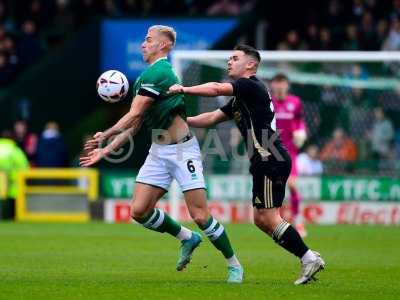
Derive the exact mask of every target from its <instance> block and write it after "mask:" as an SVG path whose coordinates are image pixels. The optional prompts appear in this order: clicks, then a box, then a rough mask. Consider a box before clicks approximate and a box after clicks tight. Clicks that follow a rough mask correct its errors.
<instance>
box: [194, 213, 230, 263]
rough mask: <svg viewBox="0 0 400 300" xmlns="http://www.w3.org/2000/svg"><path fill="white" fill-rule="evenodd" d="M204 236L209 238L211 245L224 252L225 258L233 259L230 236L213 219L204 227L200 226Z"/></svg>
mask: <svg viewBox="0 0 400 300" xmlns="http://www.w3.org/2000/svg"><path fill="white" fill-rule="evenodd" d="M200 228H201V230H203V232H204V234H205V235H206V236H207V237H208V239H209V240H210V241H211V243H212V244H213V245H214V246H215V248H217V249H218V250H219V251H221V252H222V254H223V255H224V257H225V258H231V257H232V256H233V255H234V253H233V249H232V246H231V243H230V241H229V238H228V235H227V234H226V232H225V229H224V226H222V224H220V223H219V222H218V221H217V220H215V219H214V218H213V217H210V218H209V219H208V221H207V223H206V225H204V226H200Z"/></svg>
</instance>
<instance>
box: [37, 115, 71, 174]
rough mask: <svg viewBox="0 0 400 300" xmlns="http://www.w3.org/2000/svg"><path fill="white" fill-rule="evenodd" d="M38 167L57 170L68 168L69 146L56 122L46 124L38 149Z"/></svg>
mask: <svg viewBox="0 0 400 300" xmlns="http://www.w3.org/2000/svg"><path fill="white" fill-rule="evenodd" d="M37 166H38V167H45V168H57V167H67V166H68V154H67V146H66V145H65V143H64V139H63V137H62V136H61V134H60V130H59V126H58V124H57V123H56V122H49V123H47V124H46V126H45V128H44V130H43V132H42V135H41V136H40V139H39V143H38V149H37Z"/></svg>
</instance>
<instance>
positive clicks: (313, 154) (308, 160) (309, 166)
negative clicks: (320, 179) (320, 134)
mask: <svg viewBox="0 0 400 300" xmlns="http://www.w3.org/2000/svg"><path fill="white" fill-rule="evenodd" d="M318 152H319V149H318V147H317V146H316V145H309V146H307V148H306V151H305V152H302V153H300V154H299V156H298V157H297V159H296V166H297V171H298V172H299V175H309V176H311V175H320V174H322V171H323V166H322V162H321V161H320V160H319V158H318V154H319V153H318Z"/></svg>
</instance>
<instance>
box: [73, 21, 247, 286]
mask: <svg viewBox="0 0 400 300" xmlns="http://www.w3.org/2000/svg"><path fill="white" fill-rule="evenodd" d="M175 41H176V32H175V30H174V29H173V28H171V27H168V26H162V25H155V26H151V27H150V28H149V29H148V32H147V35H146V37H145V40H144V42H143V44H142V53H143V58H144V60H145V61H146V62H147V63H148V64H149V67H148V68H147V69H146V70H144V71H143V73H142V74H141V75H140V76H139V78H138V79H137V80H136V82H135V85H134V94H135V96H134V99H133V101H132V105H131V108H130V111H129V112H128V113H127V114H125V115H124V116H123V117H122V118H121V119H120V120H119V121H118V122H117V123H116V124H115V125H114V126H113V127H111V128H110V129H108V130H106V131H104V132H98V133H96V134H95V135H94V136H93V138H92V139H91V140H89V141H88V142H87V143H86V144H85V150H86V151H87V155H85V156H84V157H81V160H80V162H81V166H84V167H88V166H91V165H93V164H95V163H97V162H98V161H100V160H101V159H102V158H104V157H106V156H107V155H109V154H110V153H112V152H113V151H115V150H116V149H119V148H120V147H121V146H122V145H123V144H124V143H125V142H126V141H127V140H128V139H129V137H130V136H133V135H135V134H136V133H137V132H138V130H139V129H140V127H141V125H142V123H143V122H144V124H145V126H147V127H148V128H150V129H151V130H152V139H153V143H152V145H151V148H150V150H149V154H148V156H147V159H146V161H145V163H144V164H143V166H142V167H141V169H140V171H139V174H138V176H137V178H136V187H135V193H134V195H133V199H132V202H131V215H132V218H133V219H134V220H136V221H137V222H138V223H140V224H142V225H143V226H144V227H145V228H148V229H150V230H154V231H158V232H166V233H168V234H170V235H172V236H174V237H175V238H177V239H178V240H180V241H181V251H180V257H179V259H178V263H177V267H176V268H177V270H178V271H181V270H183V269H184V268H185V267H186V265H187V264H188V263H189V262H190V259H191V256H192V253H193V251H194V250H195V249H196V248H197V247H198V246H199V244H200V243H201V235H200V234H199V233H197V232H194V231H191V230H189V229H188V228H186V227H184V226H182V225H181V224H179V223H178V222H177V221H175V220H174V219H172V218H171V217H170V216H169V215H168V214H167V213H165V212H164V211H162V210H160V209H158V208H155V205H156V203H157V201H158V200H159V199H160V198H161V197H162V196H163V195H164V194H165V193H166V192H167V191H168V188H169V186H170V184H171V182H172V180H173V179H174V178H175V179H176V180H177V182H178V184H179V185H180V187H181V189H182V191H183V193H184V198H185V202H186V205H187V207H188V210H189V213H190V216H191V217H192V218H193V220H194V221H195V223H196V224H197V225H198V226H199V228H200V229H201V230H202V231H203V232H204V234H205V235H206V236H207V237H208V239H209V240H210V241H211V243H212V244H213V245H214V246H215V247H216V248H217V249H218V250H219V251H221V252H222V254H223V255H224V257H225V259H226V261H227V265H228V279H227V281H228V282H229V283H241V282H242V281H243V268H242V266H241V264H240V263H239V261H238V259H237V257H236V255H235V254H234V251H233V249H232V246H231V244H230V242H229V239H228V236H227V233H226V231H225V229H224V227H223V226H222V224H220V223H219V222H218V221H217V220H216V219H214V218H213V217H212V216H211V215H210V213H209V210H208V207H207V202H206V194H205V183H204V177H203V166H202V158H201V153H200V147H199V144H198V141H197V139H196V137H194V136H192V135H191V133H190V131H189V127H188V125H187V123H186V113H185V103H184V96H183V95H181V94H175V95H170V94H168V93H167V92H168V90H169V87H170V86H172V85H174V84H177V83H179V79H178V77H177V76H176V74H175V72H174V70H173V69H172V66H171V64H170V63H169V61H168V60H167V55H168V54H169V52H170V51H171V50H172V49H173V47H174V46H175ZM113 136H115V139H114V140H113V141H112V142H111V143H110V144H108V145H107V146H106V147H104V148H100V147H99V145H100V144H101V143H102V142H103V141H105V140H107V139H109V138H110V137H113Z"/></svg>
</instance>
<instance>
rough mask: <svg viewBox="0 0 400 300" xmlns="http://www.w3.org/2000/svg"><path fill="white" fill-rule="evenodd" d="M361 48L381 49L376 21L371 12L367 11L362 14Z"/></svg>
mask: <svg viewBox="0 0 400 300" xmlns="http://www.w3.org/2000/svg"><path fill="white" fill-rule="evenodd" d="M360 33H361V50H367V51H369V50H379V48H380V45H378V44H377V36H376V31H375V22H374V18H373V16H372V14H371V13H370V12H365V13H364V15H363V16H362V20H361V26H360Z"/></svg>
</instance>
